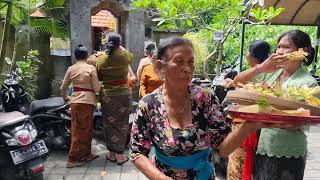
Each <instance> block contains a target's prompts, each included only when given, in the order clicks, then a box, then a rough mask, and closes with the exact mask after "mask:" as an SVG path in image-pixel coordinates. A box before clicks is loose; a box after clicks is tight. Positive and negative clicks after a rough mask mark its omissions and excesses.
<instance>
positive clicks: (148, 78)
mask: <svg viewBox="0 0 320 180" xmlns="http://www.w3.org/2000/svg"><path fill="white" fill-rule="evenodd" d="M162 84H163V80H162V79H161V78H160V77H159V76H158V74H157V73H156V72H155V70H154V67H153V65H152V64H149V65H146V66H145V67H144V68H143V70H142V73H141V78H140V95H141V97H143V96H145V95H146V94H149V93H151V92H152V91H154V90H155V89H157V88H158V87H160V86H161V85H162Z"/></svg>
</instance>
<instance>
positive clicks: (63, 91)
mask: <svg viewBox="0 0 320 180" xmlns="http://www.w3.org/2000/svg"><path fill="white" fill-rule="evenodd" d="M70 84H71V78H70V69H68V70H67V72H66V75H65V76H64V78H63V82H62V84H61V87H60V91H61V96H62V97H63V99H64V100H67V99H68V97H67V89H68V86H69V85H70Z"/></svg>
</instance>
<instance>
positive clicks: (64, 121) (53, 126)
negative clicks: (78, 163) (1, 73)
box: [0, 72, 71, 149]
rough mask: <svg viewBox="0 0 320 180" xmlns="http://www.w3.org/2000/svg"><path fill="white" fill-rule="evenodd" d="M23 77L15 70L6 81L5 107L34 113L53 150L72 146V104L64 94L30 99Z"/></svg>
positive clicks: (2, 93)
mask: <svg viewBox="0 0 320 180" xmlns="http://www.w3.org/2000/svg"><path fill="white" fill-rule="evenodd" d="M19 80H20V77H19V75H18V73H16V72H11V73H9V74H8V75H7V78H6V79H5V80H4V81H3V83H2V85H1V89H0V98H1V100H2V106H3V110H4V111H5V112H12V111H19V112H22V113H24V114H28V115H30V117H31V119H32V121H33V123H34V125H35V126H36V128H37V130H38V132H39V133H38V134H39V138H43V139H44V141H45V143H46V144H47V146H48V147H49V149H61V148H62V149H69V146H70V141H71V114H70V112H69V108H70V106H69V103H67V102H65V101H64V100H63V98H62V97H54V98H48V99H43V100H35V101H33V102H30V100H29V98H28V95H27V93H26V92H25V91H24V89H23V87H22V86H21V85H20V84H19Z"/></svg>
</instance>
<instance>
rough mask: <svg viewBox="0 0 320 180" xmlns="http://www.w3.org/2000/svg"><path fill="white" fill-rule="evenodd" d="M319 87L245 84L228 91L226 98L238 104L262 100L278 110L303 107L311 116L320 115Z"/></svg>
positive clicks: (254, 102)
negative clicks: (284, 87) (283, 87)
mask: <svg viewBox="0 0 320 180" xmlns="http://www.w3.org/2000/svg"><path fill="white" fill-rule="evenodd" d="M319 95H320V87H319V86H317V87H314V88H308V87H307V86H301V87H289V88H287V89H282V88H281V86H280V85H279V84H275V85H273V86H272V87H270V86H268V85H267V84H266V83H257V84H246V85H242V88H237V89H236V90H233V91H229V92H228V94H227V98H228V99H229V100H230V101H231V102H233V103H236V104H238V105H255V104H257V102H258V101H264V102H265V103H267V104H269V105H270V106H272V107H274V108H276V109H278V110H297V109H299V108H303V109H306V110H309V111H310V115H312V116H320V98H319Z"/></svg>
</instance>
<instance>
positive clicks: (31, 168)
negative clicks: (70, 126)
mask: <svg viewBox="0 0 320 180" xmlns="http://www.w3.org/2000/svg"><path fill="white" fill-rule="evenodd" d="M37 137H38V132H37V129H36V127H35V126H34V124H33V123H32V121H31V119H30V117H29V116H28V115H24V114H22V113H21V112H18V111H13V112H0V179H1V180H2V179H3V180H15V179H26V180H42V179H43V171H44V165H43V163H44V162H45V160H46V157H47V153H48V148H47V146H46V144H45V142H44V141H43V140H41V139H38V138H37Z"/></svg>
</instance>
